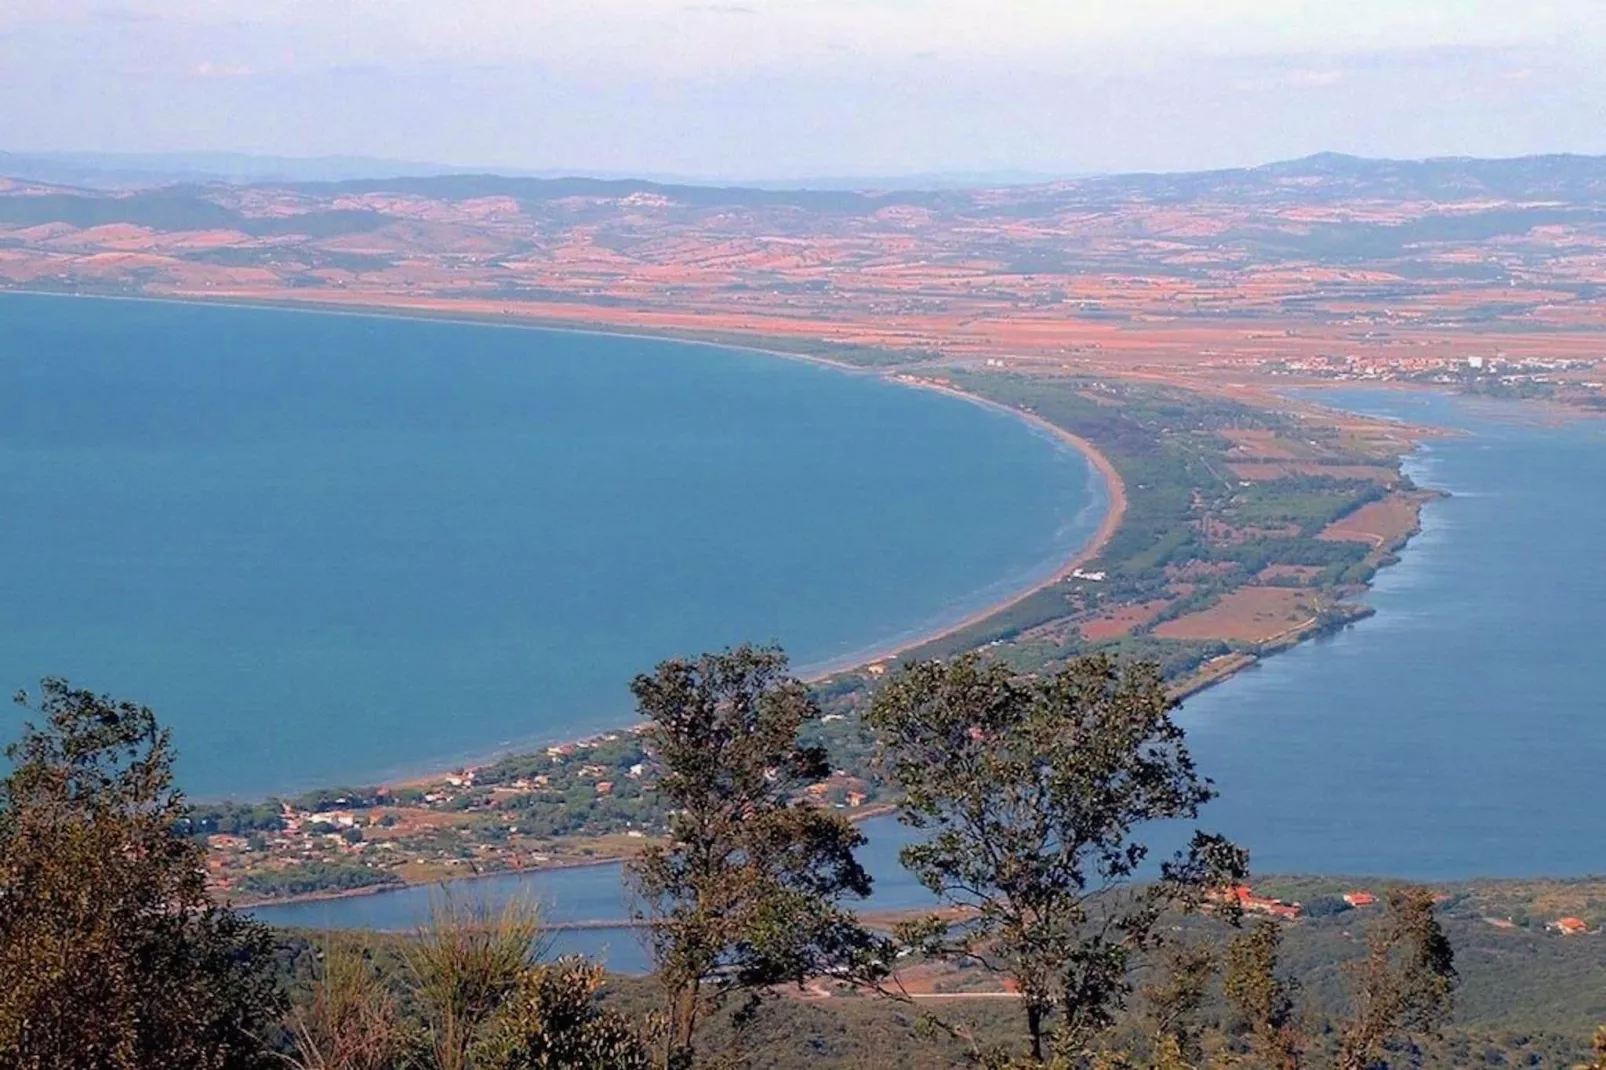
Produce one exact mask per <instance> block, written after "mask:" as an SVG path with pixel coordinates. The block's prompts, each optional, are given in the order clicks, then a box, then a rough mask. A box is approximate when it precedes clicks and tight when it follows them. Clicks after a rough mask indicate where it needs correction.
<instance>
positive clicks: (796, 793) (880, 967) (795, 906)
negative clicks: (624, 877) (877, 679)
mask: <svg viewBox="0 0 1606 1070" xmlns="http://www.w3.org/2000/svg"><path fill="white" fill-rule="evenodd" d="M631 690H632V691H633V692H635V695H636V701H637V703H638V708H639V710H640V712H641V714H642V715H643V716H644V717H645V718H646V719H647V720H648V721H649V722H650V723H649V727H648V729H647V732H646V735H645V739H646V742H647V745H648V746H649V747H650V748H652V749H653V750H654V751H655V752H656V756H657V759H658V764H659V766H660V769H661V772H660V778H659V782H658V785H657V790H658V792H659V793H660V794H661V795H662V796H663V797H664V799H665V800H666V801H667V802H668V804H669V806H670V808H671V814H670V818H669V835H668V838H667V842H665V843H662V844H655V845H653V846H650V847H649V848H648V849H647V850H646V851H644V852H643V853H642V855H641V857H640V858H639V859H637V860H636V861H635V862H633V863H632V864H631V865H630V867H629V870H628V873H629V880H630V883H631V885H632V887H633V888H634V890H635V892H636V895H637V897H638V902H639V904H640V906H639V912H640V915H641V917H642V918H644V919H645V920H646V921H647V923H648V925H649V927H650V932H651V936H652V950H653V961H654V965H655V966H656V968H657V975H658V978H659V980H660V981H661V982H662V984H663V986H664V990H665V993H666V996H667V999H666V1008H665V1010H666V1014H667V1016H668V1030H667V1032H666V1034H665V1049H664V1053H663V1059H664V1062H665V1064H666V1065H669V1066H683V1065H690V1064H691V1063H692V1061H693V1059H694V1058H695V1053H696V1038H697V1030H698V1025H699V1023H700V1022H701V1021H702V1020H703V1019H704V1018H705V1017H706V1016H707V1015H708V1014H709V1013H711V1012H712V1011H715V1010H717V1009H718V1008H719V1007H720V1006H721V1005H722V1004H723V1002H724V1001H725V1000H726V999H728V998H729V997H731V996H733V995H736V994H738V993H740V994H745V995H748V996H750V997H756V996H758V995H759V994H761V993H763V992H765V991H766V990H768V989H771V988H773V987H775V986H777V985H783V984H792V985H796V986H801V985H802V984H803V983H804V982H806V981H807V980H809V979H810V978H815V977H820V976H822V975H831V976H837V977H862V978H865V979H867V980H873V979H874V978H875V977H877V976H879V975H880V974H881V973H882V972H884V964H885V963H886V962H887V961H888V960H889V957H890V952H889V948H888V947H887V945H886V942H885V941H883V940H880V939H878V938H876V937H874V936H873V935H872V934H871V933H870V932H869V931H868V930H866V929H865V928H864V927H863V926H861V925H860V924H859V923H858V920H857V919H856V918H855V917H854V916H853V914H852V913H851V912H850V911H848V910H847V909H846V908H845V907H844V906H843V905H842V902H843V900H844V899H847V898H850V897H851V898H861V899H862V898H864V897H865V896H867V895H869V894H870V878H869V876H868V875H867V874H866V873H865V872H864V869H863V867H861V866H860V865H859V862H858V859H857V858H855V857H854V852H855V851H856V850H857V849H858V848H859V847H861V846H863V844H864V834H863V833H861V832H860V831H859V830H858V829H857V828H855V827H854V826H853V825H852V824H851V823H850V822H848V821H847V820H846V819H845V818H843V817H842V816H840V815H838V814H834V813H831V812H830V811H827V810H822V809H819V808H817V807H814V806H809V805H806V804H805V803H803V802H802V801H801V790H802V788H803V787H805V786H806V785H808V784H810V783H812V782H814V781H817V780H821V779H823V778H824V777H825V776H826V775H828V774H829V772H830V764H829V762H828V760H827V756H826V753H825V750H824V748H822V747H818V746H806V745H804V744H802V743H801V742H800V741H799V738H798V735H799V732H800V731H801V730H802V729H803V727H804V725H805V724H807V723H809V722H811V721H814V720H817V719H818V718H819V716H820V709H819V706H818V705H817V704H816V703H815V701H814V699H813V697H812V696H811V695H810V694H809V691H808V688H807V687H806V686H805V685H804V684H803V683H802V681H800V680H798V679H797V678H795V677H793V676H792V675H791V674H790V673H789V672H788V667H787V660H786V655H785V654H783V653H782V652H781V651H779V650H777V649H772V648H756V647H750V646H743V647H739V648H737V649H735V650H730V651H726V652H725V653H720V654H704V655H703V656H702V657H700V658H697V659H696V660H692V661H686V660H673V661H666V662H664V663H663V664H661V665H659V666H658V668H657V670H656V671H655V672H654V673H653V674H652V675H650V676H640V677H637V679H636V680H635V682H634V683H633V684H632V685H631Z"/></svg>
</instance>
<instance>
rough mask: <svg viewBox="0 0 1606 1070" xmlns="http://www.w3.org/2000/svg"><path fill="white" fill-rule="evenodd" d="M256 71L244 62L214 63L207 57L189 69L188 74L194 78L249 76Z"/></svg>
mask: <svg viewBox="0 0 1606 1070" xmlns="http://www.w3.org/2000/svg"><path fill="white" fill-rule="evenodd" d="M256 73H257V71H256V69H255V68H252V67H247V66H245V65H244V64H230V63H215V62H213V61H212V60H209V59H206V60H202V61H201V62H200V63H197V64H196V65H195V66H194V67H192V68H191V69H190V74H191V75H192V76H194V77H196V78H249V77H251V76H252V75H254V74H256Z"/></svg>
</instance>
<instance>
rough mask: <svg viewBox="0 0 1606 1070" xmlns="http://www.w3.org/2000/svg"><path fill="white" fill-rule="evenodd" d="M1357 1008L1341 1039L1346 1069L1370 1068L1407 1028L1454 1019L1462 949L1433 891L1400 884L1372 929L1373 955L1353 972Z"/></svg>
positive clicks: (1429, 1027)
mask: <svg viewBox="0 0 1606 1070" xmlns="http://www.w3.org/2000/svg"><path fill="white" fill-rule="evenodd" d="M1350 983H1351V1002H1352V1004H1353V1005H1354V1010H1353V1013H1352V1015H1351V1017H1350V1018H1349V1019H1348V1020H1347V1021H1346V1022H1345V1023H1344V1025H1343V1027H1342V1029H1341V1030H1340V1037H1339V1067H1340V1068H1341V1070H1368V1068H1369V1067H1371V1066H1374V1065H1375V1064H1376V1063H1377V1061H1378V1060H1379V1059H1380V1058H1381V1057H1382V1055H1383V1050H1384V1047H1385V1045H1386V1044H1387V1043H1388V1042H1389V1041H1390V1040H1393V1039H1395V1038H1397V1037H1399V1036H1401V1035H1402V1034H1404V1035H1407V1036H1408V1035H1410V1034H1412V1033H1428V1034H1431V1033H1433V1032H1434V1031H1436V1030H1437V1029H1438V1028H1439V1027H1440V1026H1442V1025H1443V1024H1444V1023H1445V1022H1446V1021H1448V1020H1449V1017H1450V1010H1451V1001H1452V998H1453V996H1454V993H1455V985H1456V972H1455V953H1454V951H1453V950H1452V949H1451V947H1450V941H1449V939H1448V938H1447V937H1446V936H1445V935H1444V930H1443V928H1441V927H1440V925H1439V919H1438V917H1437V915H1436V914H1435V913H1434V903H1433V893H1431V892H1429V891H1428V890H1427V889H1425V888H1406V889H1397V890H1395V891H1392V892H1390V893H1389V895H1388V909H1387V913H1386V914H1385V915H1384V917H1383V918H1382V920H1380V921H1378V922H1377V923H1375V924H1374V925H1373V926H1372V929H1371V931H1370V932H1368V933H1367V939H1366V957H1365V958H1364V959H1362V960H1361V961H1360V962H1358V963H1356V964H1355V965H1354V967H1353V968H1352V969H1351V971H1350Z"/></svg>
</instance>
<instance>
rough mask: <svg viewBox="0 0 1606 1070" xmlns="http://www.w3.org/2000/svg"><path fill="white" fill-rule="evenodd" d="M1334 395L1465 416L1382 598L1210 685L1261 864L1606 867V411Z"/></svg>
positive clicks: (1222, 758) (1238, 807) (1217, 807)
mask: <svg viewBox="0 0 1606 1070" xmlns="http://www.w3.org/2000/svg"><path fill="white" fill-rule="evenodd" d="M1310 396H1311V397H1313V398H1314V399H1315V400H1318V401H1321V402H1323V403H1326V404H1328V405H1333V406H1338V407H1342V408H1347V409H1352V410H1356V411H1361V412H1366V413H1370V414H1373V415H1379V416H1386V417H1391V418H1394V419H1400V420H1404V421H1407V422H1410V423H1415V424H1421V425H1429V426H1437V427H1443V428H1450V429H1454V430H1456V431H1458V432H1461V434H1459V435H1457V436H1456V437H1449V438H1440V439H1434V440H1431V441H1429V442H1428V444H1426V445H1424V446H1423V447H1422V448H1421V449H1420V450H1419V451H1418V452H1417V453H1416V454H1415V455H1413V456H1412V457H1411V458H1410V460H1409V461H1408V462H1407V471H1408V472H1409V473H1410V474H1411V476H1412V477H1413V478H1414V479H1415V480H1416V482H1417V483H1419V484H1421V485H1423V486H1427V487H1435V488H1438V489H1441V490H1445V491H1448V492H1449V493H1450V497H1448V498H1445V499H1443V500H1440V501H1436V502H1433V503H1431V504H1429V505H1428V506H1427V507H1426V509H1425V510H1424V514H1423V531H1422V534H1421V535H1420V536H1419V537H1417V538H1416V539H1413V540H1412V542H1411V544H1410V546H1409V547H1408V548H1407V549H1406V550H1405V551H1404V553H1403V555H1402V560H1401V563H1400V564H1398V565H1395V566H1393V567H1391V568H1387V569H1384V570H1383V571H1382V572H1380V573H1379V574H1378V577H1377V581H1376V584H1375V587H1374V589H1373V591H1372V592H1371V594H1370V595H1369V596H1368V598H1367V601H1368V602H1369V603H1371V604H1372V605H1373V606H1375V607H1376V609H1377V615H1376V616H1375V617H1372V618H1371V619H1368V620H1364V621H1361V622H1359V623H1357V624H1356V625H1354V626H1353V627H1351V628H1348V629H1346V630H1344V631H1343V632H1341V633H1339V634H1338V635H1336V636H1333V637H1331V638H1329V639H1325V640H1321V641H1317V642H1314V643H1310V644H1307V645H1305V646H1301V647H1298V648H1296V649H1294V650H1292V651H1290V652H1288V653H1286V654H1280V655H1278V656H1277V657H1274V658H1270V659H1268V660H1267V661H1265V662H1263V663H1262V664H1261V665H1260V666H1259V667H1257V668H1255V669H1253V670H1251V671H1250V672H1247V673H1244V674H1242V675H1240V676H1238V677H1235V678H1233V679H1232V680H1230V681H1228V682H1227V683H1225V684H1223V685H1222V686H1220V687H1217V688H1215V689H1212V690H1210V691H1207V692H1205V693H1203V694H1201V695H1198V696H1196V697H1195V698H1193V699H1191V700H1190V701H1189V702H1188V703H1187V704H1186V705H1185V706H1184V708H1183V711H1182V721H1183V723H1184V725H1185V726H1186V727H1187V729H1188V732H1189V739H1190V741H1191V743H1192V746H1193V748H1194V751H1195V754H1196V756H1197V758H1198V759H1199V762H1200V764H1201V766H1202V768H1203V769H1204V770H1205V771H1206V772H1208V773H1209V775H1211V776H1212V777H1214V778H1215V779H1216V781H1217V783H1218V785H1219V786H1220V789H1221V792H1222V796H1221V798H1220V799H1219V800H1218V801H1217V802H1215V803H1213V804H1212V805H1211V807H1210V813H1209V820H1210V822H1212V823H1214V824H1217V825H1219V826H1220V827H1221V828H1222V830H1223V831H1225V832H1228V833H1230V834H1232V835H1234V836H1237V837H1239V838H1241V839H1242V841H1243V842H1244V843H1245V844H1246V845H1247V846H1249V848H1250V849H1251V851H1252V852H1253V854H1254V864H1255V868H1256V869H1258V870H1260V871H1261V872H1278V873H1288V872H1324V873H1351V874H1391V875H1400V876H1406V877H1417V878H1424V879H1432V878H1458V877H1469V876H1522V875H1528V876H1532V875H1541V874H1543V875H1556V876H1565V875H1580V874H1585V873H1601V872H1606V856H1603V855H1601V853H1600V851H1599V847H1600V845H1601V844H1602V843H1606V806H1603V805H1602V804H1601V802H1600V786H1601V769H1602V768H1603V764H1606V557H1603V555H1602V546H1603V540H1606V421H1603V420H1595V419H1579V420H1575V421H1572V422H1569V423H1566V424H1564V425H1561V426H1556V425H1555V423H1554V421H1547V420H1546V419H1544V418H1543V417H1544V416H1545V413H1543V411H1542V410H1538V409H1536V408H1532V407H1528V406H1522V405H1520V404H1514V403H1494V402H1487V401H1474V400H1470V399H1459V398H1454V397H1450V396H1446V395H1441V394H1432V393H1414V392H1413V393H1404V392H1398V391H1386V390H1341V391H1321V392H1319V393H1315V394H1312V395H1310Z"/></svg>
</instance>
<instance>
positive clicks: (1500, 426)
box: [265, 391, 1606, 968]
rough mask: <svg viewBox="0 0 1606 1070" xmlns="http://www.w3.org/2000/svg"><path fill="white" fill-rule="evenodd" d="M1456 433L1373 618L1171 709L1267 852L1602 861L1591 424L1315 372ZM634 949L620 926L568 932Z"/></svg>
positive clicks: (875, 846) (339, 911)
mask: <svg viewBox="0 0 1606 1070" xmlns="http://www.w3.org/2000/svg"><path fill="white" fill-rule="evenodd" d="M1320 397H1321V398H1322V399H1323V400H1325V401H1327V402H1328V403H1329V404H1335V405H1342V406H1344V407H1348V408H1351V409H1355V410H1360V411H1366V412H1371V413H1375V414H1378V415H1385V416H1393V417H1395V418H1399V419H1406V420H1410V421H1412V422H1416V423H1423V424H1436V425H1439V426H1442V427H1447V428H1454V429H1458V430H1460V431H1463V432H1465V434H1463V435H1461V436H1459V437H1454V438H1444V439H1437V440H1434V441H1432V442H1431V443H1430V444H1429V445H1427V446H1425V447H1424V448H1423V449H1422V450H1421V451H1420V452H1419V453H1417V454H1416V455H1415V456H1414V457H1413V458H1412V459H1411V461H1410V463H1409V470H1410V472H1411V473H1412V475H1413V476H1414V477H1415V478H1416V480H1417V481H1418V482H1419V483H1422V484H1424V485H1427V486H1434V487H1439V488H1442V489H1445V490H1447V491H1449V492H1450V493H1451V495H1452V496H1451V497H1449V498H1447V499H1444V500H1442V501H1439V502H1436V503H1434V504H1432V505H1431V506H1429V507H1428V509H1427V510H1426V513H1425V516H1424V531H1423V534H1422V535H1421V536H1420V537H1419V538H1417V539H1416V540H1413V542H1412V543H1411V546H1410V548H1409V549H1408V550H1406V552H1405V554H1404V560H1403V562H1402V563H1401V564H1399V565H1397V566H1394V567H1393V568H1389V569H1386V570H1384V571H1383V572H1382V573H1381V574H1380V575H1379V577H1378V580H1377V584H1376V587H1375V589H1374V590H1373V592H1372V595H1371V598H1370V600H1371V602H1372V603H1373V604H1374V605H1375V606H1376V607H1377V610H1378V613H1377V616H1375V617H1373V618H1371V619H1369V620H1366V621H1362V622H1360V623H1358V624H1356V625H1355V626H1354V627H1352V628H1349V629H1347V630H1345V631H1344V632H1342V633H1340V634H1339V635H1337V636H1334V637H1332V638H1330V639H1326V640H1323V641H1320V642H1316V643H1310V644H1306V645H1304V646H1301V647H1299V648H1297V649H1295V650H1293V651H1291V652H1289V653H1287V654H1282V655H1279V656H1277V657H1275V658H1272V659H1269V660H1268V661H1267V662H1265V663H1264V664H1263V665H1262V666H1260V667H1259V668H1257V669H1255V670H1253V671H1251V672H1248V673H1245V674H1242V675H1240V676H1237V677H1235V678H1233V679H1232V680H1230V681H1228V682H1227V683H1225V684H1223V685H1222V686H1220V687H1218V688H1215V689H1213V690H1211V691H1207V692H1205V693H1204V694H1202V695H1198V696H1195V697H1194V698H1193V699H1191V700H1189V701H1188V703H1187V704H1186V705H1185V707H1184V708H1183V710H1182V713H1181V718H1182V720H1183V722H1184V724H1185V725H1186V726H1187V728H1188V731H1189V736H1190V740H1191V742H1192V745H1193V748H1194V751H1195V754H1196V756H1197V757H1198V759H1199V762H1200V765H1201V767H1202V768H1203V769H1204V771H1205V772H1206V773H1208V774H1209V775H1211V776H1212V777H1214V778H1215V779H1216V781H1217V782H1218V784H1219V786H1220V787H1221V790H1222V797H1221V798H1220V799H1219V800H1217V801H1216V802H1215V803H1213V804H1211V806H1210V807H1209V809H1208V811H1207V820H1206V821H1205V824H1206V825H1209V826H1213V827H1217V828H1220V829H1221V830H1222V831H1225V832H1228V833H1230V834H1232V835H1233V836H1235V837H1238V838H1239V839H1240V840H1241V841H1242V842H1243V843H1244V844H1246V845H1247V846H1249V847H1250V848H1251V850H1252V851H1253V854H1254V864H1255V868H1256V869H1258V870H1259V871H1261V872H1283V873H1287V872H1301V871H1303V872H1324V873H1348V874H1356V875H1367V874H1388V875H1400V876H1407V877H1416V878H1422V879H1452V878H1460V877H1469V876H1479V875H1494V876H1501V875H1504V876H1521V875H1557V876H1564V875H1581V874H1586V873H1600V872H1603V871H1606V859H1603V857H1602V856H1601V854H1600V853H1599V846H1600V844H1601V843H1603V842H1606V805H1603V804H1602V802H1601V795H1600V785H1601V770H1602V768H1606V698H1603V697H1602V696H1603V695H1606V624H1603V619H1602V618H1603V614H1606V561H1603V558H1602V549H1601V547H1602V545H1603V542H1606V423H1603V422H1601V421H1590V420H1580V421H1577V422H1573V423H1570V424H1568V425H1566V426H1561V427H1556V426H1546V425H1545V424H1543V423H1542V422H1539V421H1538V420H1536V418H1535V410H1532V409H1528V408H1523V407H1520V406H1508V405H1499V404H1490V403H1479V402H1472V401H1467V400H1460V399H1453V398H1448V397H1443V396H1439V395H1431V394H1402V393H1395V392H1385V391H1343V392H1323V393H1322V394H1321V395H1320ZM868 827H869V830H870V832H871V846H870V848H869V850H868V852H867V853H868V862H869V866H870V868H871V870H872V872H874V873H875V874H876V875H877V876H878V885H877V896H876V900H875V903H876V905H877V906H885V907H894V906H904V905H909V904H911V903H918V902H920V901H921V898H922V893H921V892H920V890H919V888H918V887H916V886H914V885H913V883H912V882H911V881H910V880H909V878H908V876H907V875H906V874H904V873H902V871H901V870H899V868H898V866H897V863H896V859H895V856H896V850H897V847H898V846H899V845H900V844H901V843H902V842H903V833H902V830H901V829H899V828H898V826H896V825H895V824H893V823H891V822H890V821H886V820H878V821H875V822H871V823H870V825H869V826H868ZM487 886H488V889H490V890H493V891H494V892H496V893H497V894H506V892H507V890H508V889H510V888H514V887H523V888H529V889H534V890H535V894H536V896H537V897H538V898H543V899H545V900H546V901H549V902H551V903H553V904H554V909H555V911H556V912H557V913H556V914H555V916H562V917H563V918H565V919H568V918H579V917H589V918H616V917H619V916H621V915H622V914H623V913H624V907H623V902H622V899H621V898H620V896H621V893H620V890H619V884H618V881H617V871H615V870H611V869H603V868H598V869H591V870H585V871H570V872H568V873H562V874H546V875H542V876H539V877H536V878H529V879H526V880H525V881H522V882H521V880H520V879H519V878H509V879H506V880H505V881H503V882H502V883H501V884H497V883H495V882H487ZM428 894H429V893H428V892H427V891H421V890H409V891H407V892H403V893H397V894H393V895H383V896H376V897H372V898H370V899H368V900H346V901H342V902H338V903H322V904H306V905H301V906H291V907H283V908H275V909H273V910H272V911H267V912H265V914H266V915H267V916H269V917H271V918H273V919H275V920H283V921H285V922H286V923H306V924H313V925H320V926H322V925H378V926H380V927H386V928H400V927H406V926H408V925H411V924H415V923H416V921H417V919H418V918H419V917H421V916H422V913H423V909H424V907H425V905H426V904H427V901H428ZM571 938H572V939H574V940H576V941H578V943H576V944H575V945H574V946H576V947H577V948H580V947H585V948H591V949H606V950H607V951H608V954H609V955H610V957H611V959H613V960H616V961H618V962H619V963H621V964H622V965H621V968H637V967H639V965H640V963H641V962H642V959H641V952H640V949H639V947H637V946H636V944H635V943H634V942H633V939H632V937H631V934H629V933H628V932H626V931H622V930H619V931H614V932H612V933H611V934H610V933H601V934H599V933H594V932H586V933H575V934H573V935H572V937H571Z"/></svg>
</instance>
